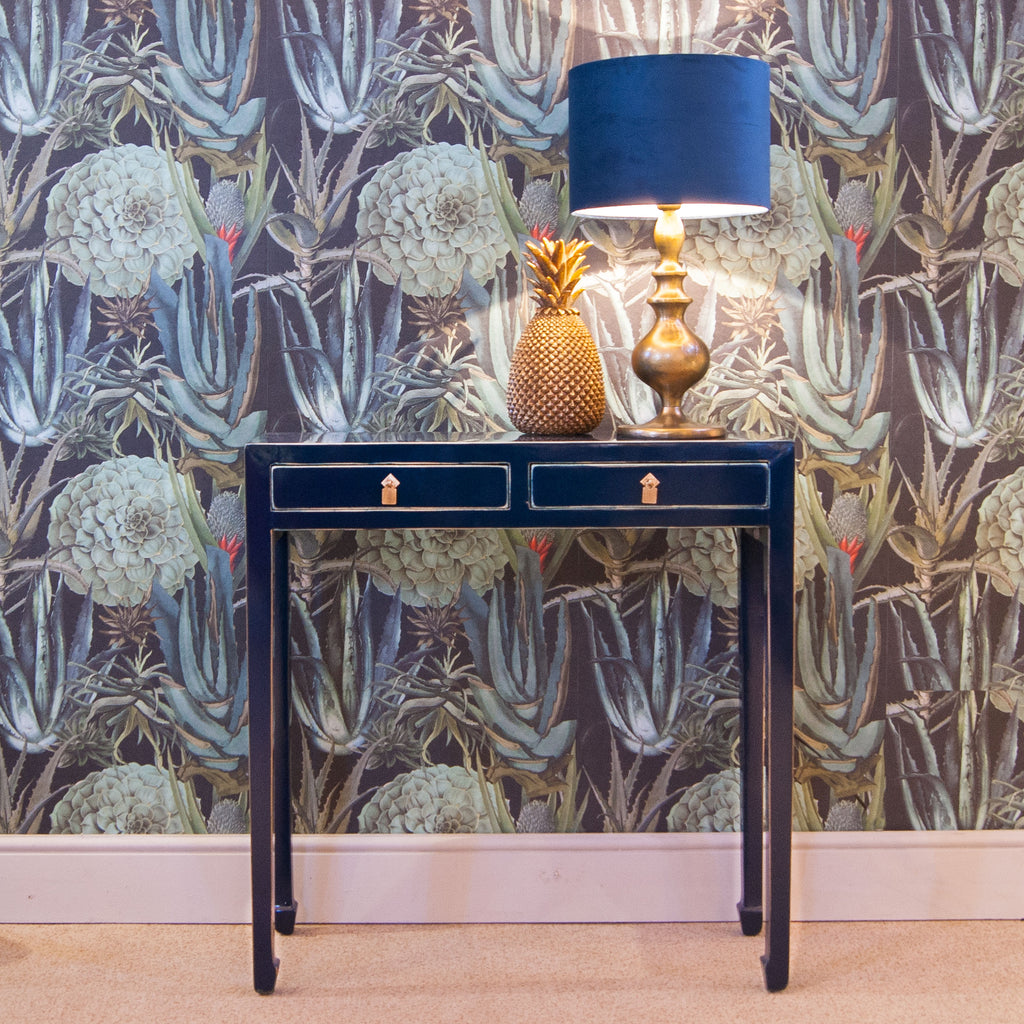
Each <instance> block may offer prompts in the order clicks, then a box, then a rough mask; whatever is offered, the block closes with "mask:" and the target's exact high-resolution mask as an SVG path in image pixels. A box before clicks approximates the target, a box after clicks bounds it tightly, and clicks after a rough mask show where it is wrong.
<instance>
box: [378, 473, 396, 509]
mask: <svg viewBox="0 0 1024 1024" xmlns="http://www.w3.org/2000/svg"><path fill="white" fill-rule="evenodd" d="M380 486H381V492H380V503H381V504H382V505H397V504H398V477H396V476H395V474H394V473H388V475H387V476H386V477H384V479H383V480H381V482H380Z"/></svg>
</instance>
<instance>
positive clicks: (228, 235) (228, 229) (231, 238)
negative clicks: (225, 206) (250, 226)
mask: <svg viewBox="0 0 1024 1024" xmlns="http://www.w3.org/2000/svg"><path fill="white" fill-rule="evenodd" d="M217 237H218V238H223V239H224V241H225V242H227V243H228V259H229V260H233V259H234V258H235V250H236V249H237V248H238V240H239V239H240V238H241V237H242V229H241V227H239V225H237V224H221V226H220V227H219V228H217Z"/></svg>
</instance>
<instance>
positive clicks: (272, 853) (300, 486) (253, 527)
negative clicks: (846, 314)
mask: <svg viewBox="0 0 1024 1024" xmlns="http://www.w3.org/2000/svg"><path fill="white" fill-rule="evenodd" d="M793 474H794V462H793V443H792V442H791V441H733V440H714V441H678V442H677V441H643V440H638V441H613V440H595V439H591V438H571V439H561V438H559V439H548V438H543V439H538V438H527V437H519V436H517V435H511V436H505V435H501V436H499V437H497V438H493V437H483V438H481V439H479V440H478V439H475V438H474V439H469V440H463V439H460V440H458V441H451V440H448V441H424V440H408V441H404V440H403V441H394V440H389V441H383V440H359V439H344V438H342V439H324V438H318V439H315V440H308V441H307V440H294V439H293V440H288V439H282V440H267V441H265V442H260V443H257V444H251V445H248V446H247V447H246V451H245V487H246V518H247V534H246V544H247V556H246V557H247V560H248V570H247V579H248V659H249V718H250V724H249V736H250V740H249V743H250V773H251V794H250V813H251V821H252V837H251V844H252V914H253V932H252V935H253V980H254V984H255V988H256V990H257V991H259V992H262V993H268V992H272V991H273V989H274V984H275V981H276V978H277V961H276V959H275V957H274V929H275V928H276V929H277V931H279V932H282V933H285V934H287V933H289V932H291V930H292V929H293V927H294V924H295V916H296V903H295V900H294V897H293V892H292V865H291V806H290V804H291V792H290V780H289V772H288V764H289V752H288V718H289V686H288V678H289V675H288V605H289V596H288V533H289V531H290V530H300V529H302V530H327V529H335V530H338V529H346V530H348V529H357V528H369V527H379V528H387V527H392V528H406V529H416V528H448V529H456V528H474V527H496V528H511V527H515V528H520V529H533V528H536V529H553V528H557V527H563V528H574V529H586V528H606V529H607V528H639V527H681V526H683V527H685V526H704V527H715V526H718V527H735V528H736V529H737V531H738V541H739V553H740V654H741V662H742V665H743V670H744V671H743V702H742V704H743V713H742V716H741V733H742V736H741V741H742V762H743V771H742V791H743V797H742V822H741V823H742V829H743V838H742V855H741V861H742V889H741V899H740V902H739V905H738V911H739V919H740V924H741V927H742V931H743V933H744V934H746V935H755V934H757V933H758V932H760V931H761V928H762V924H763V923H764V921H766V927H765V932H766V936H765V955H764V956H763V957H762V962H763V966H764V977H765V984H766V986H767V988H768V989H770V990H772V991H775V990H778V989H782V988H785V986H786V984H787V981H788V978H789V903H790V830H791V807H792V769H793V760H792V756H793V754H792V743H793V488H794V481H793ZM765 769H766V771H765ZM765 775H766V776H767V797H768V799H767V816H766V820H767V833H768V837H767V843H766V844H762V830H763V824H762V823H763V821H764V820H765V817H764V813H765V812H764V797H765V782H764V778H765ZM765 850H766V856H765ZM765 859H766V860H767V884H766V885H763V882H764V860H765ZM763 888H764V889H766V893H765V895H766V897H767V898H766V899H763V897H762V889H763Z"/></svg>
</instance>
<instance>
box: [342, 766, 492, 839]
mask: <svg viewBox="0 0 1024 1024" xmlns="http://www.w3.org/2000/svg"><path fill="white" fill-rule="evenodd" d="M359 831H360V832H428V833H437V834H440V833H451V832H490V831H491V825H490V821H489V819H488V817H487V808H486V806H485V805H484V801H483V797H482V796H481V794H480V787H479V785H478V783H477V780H476V778H475V777H474V776H472V775H470V773H469V772H467V771H466V769H465V768H461V767H458V766H457V765H447V764H435V765H428V766H427V767H426V768H415V769H413V770H412V771H411V772H403V773H402V774H401V775H396V776H395V777H394V778H393V779H392V780H391V781H390V782H387V783H385V784H384V785H383V786H381V788H380V789H378V790H377V792H376V793H375V794H374V795H373V799H372V800H371V801H370V802H369V803H368V804H367V805H366V806H365V807H364V808H363V809H362V811H360V812H359Z"/></svg>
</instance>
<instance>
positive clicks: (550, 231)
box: [530, 224, 555, 242]
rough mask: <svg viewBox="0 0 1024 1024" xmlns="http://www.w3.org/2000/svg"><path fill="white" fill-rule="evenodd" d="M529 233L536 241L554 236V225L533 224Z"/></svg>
mask: <svg viewBox="0 0 1024 1024" xmlns="http://www.w3.org/2000/svg"><path fill="white" fill-rule="evenodd" d="M530 234H531V235H532V236H533V237H534V238H535V239H536V240H537V241H538V242H540V241H543V240H544V239H545V238H554V237H555V226H554V224H534V225H533V227H532V228H530Z"/></svg>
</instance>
